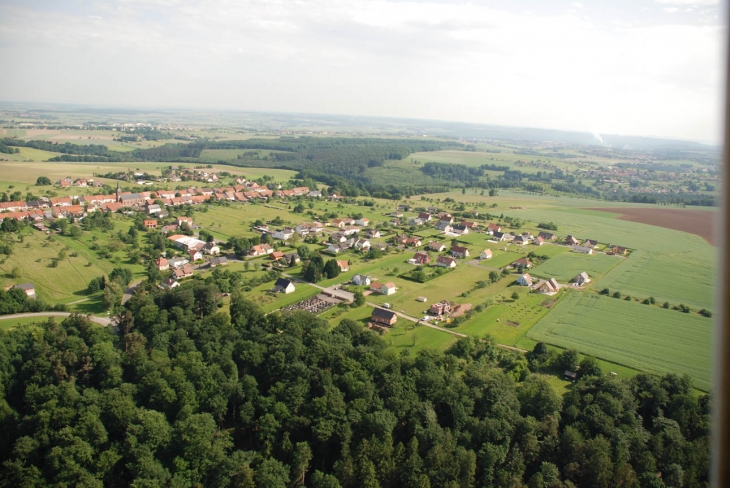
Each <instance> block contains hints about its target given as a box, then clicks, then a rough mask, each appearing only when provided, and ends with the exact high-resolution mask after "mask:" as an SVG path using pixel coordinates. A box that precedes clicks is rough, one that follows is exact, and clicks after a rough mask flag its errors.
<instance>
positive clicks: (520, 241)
mask: <svg viewBox="0 0 730 488" xmlns="http://www.w3.org/2000/svg"><path fill="white" fill-rule="evenodd" d="M529 242H530V241H529V240H528V239H527V237H525V236H516V237H515V238H514V239H512V243H513V244H517V245H518V246H524V245H525V244H528V243H529Z"/></svg>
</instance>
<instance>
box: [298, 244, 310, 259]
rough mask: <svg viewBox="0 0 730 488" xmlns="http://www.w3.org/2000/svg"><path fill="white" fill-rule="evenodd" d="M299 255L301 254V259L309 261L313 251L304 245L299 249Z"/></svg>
mask: <svg viewBox="0 0 730 488" xmlns="http://www.w3.org/2000/svg"><path fill="white" fill-rule="evenodd" d="M297 254H299V259H302V260H306V259H309V258H310V256H311V251H310V250H309V246H306V245H304V244H302V245H301V246H299V247H298V248H297Z"/></svg>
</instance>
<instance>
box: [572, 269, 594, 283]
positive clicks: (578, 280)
mask: <svg viewBox="0 0 730 488" xmlns="http://www.w3.org/2000/svg"><path fill="white" fill-rule="evenodd" d="M590 282H591V279H590V278H589V277H588V273H586V272H585V271H583V272H582V273H581V274H579V275H578V276H576V277H575V278H573V283H575V284H576V285H578V286H583V285H585V284H586V283H590Z"/></svg>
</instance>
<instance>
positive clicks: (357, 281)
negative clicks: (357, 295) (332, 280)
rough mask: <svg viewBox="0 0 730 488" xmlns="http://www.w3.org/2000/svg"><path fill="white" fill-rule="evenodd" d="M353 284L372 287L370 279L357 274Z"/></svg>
mask: <svg viewBox="0 0 730 488" xmlns="http://www.w3.org/2000/svg"><path fill="white" fill-rule="evenodd" d="M352 282H353V283H354V284H356V285H365V286H370V277H369V276H365V275H361V274H356V275H355V276H353V277H352Z"/></svg>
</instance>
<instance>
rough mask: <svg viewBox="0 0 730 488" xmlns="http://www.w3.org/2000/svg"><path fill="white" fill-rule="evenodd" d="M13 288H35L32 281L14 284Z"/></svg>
mask: <svg viewBox="0 0 730 488" xmlns="http://www.w3.org/2000/svg"><path fill="white" fill-rule="evenodd" d="M13 288H20V289H21V290H35V286H33V283H20V284H18V285H15V286H14V287H13Z"/></svg>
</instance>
